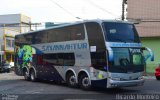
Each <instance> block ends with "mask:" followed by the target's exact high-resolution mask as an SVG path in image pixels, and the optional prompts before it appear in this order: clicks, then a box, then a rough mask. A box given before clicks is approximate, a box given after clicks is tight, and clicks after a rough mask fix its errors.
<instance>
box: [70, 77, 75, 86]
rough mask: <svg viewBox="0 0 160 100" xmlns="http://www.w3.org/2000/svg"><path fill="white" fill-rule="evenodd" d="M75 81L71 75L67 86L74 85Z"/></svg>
mask: <svg viewBox="0 0 160 100" xmlns="http://www.w3.org/2000/svg"><path fill="white" fill-rule="evenodd" d="M75 83H76V81H75V76H74V75H72V76H71V77H70V78H69V84H70V85H75Z"/></svg>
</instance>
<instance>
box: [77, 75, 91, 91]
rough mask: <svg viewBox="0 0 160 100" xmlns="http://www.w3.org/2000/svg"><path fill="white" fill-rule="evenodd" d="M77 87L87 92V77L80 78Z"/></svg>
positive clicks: (88, 84)
mask: <svg viewBox="0 0 160 100" xmlns="http://www.w3.org/2000/svg"><path fill="white" fill-rule="evenodd" d="M79 85H80V87H81V88H82V89H84V90H89V89H90V88H91V84H90V80H89V77H88V76H87V75H86V74H82V75H81V76H80V78H79Z"/></svg>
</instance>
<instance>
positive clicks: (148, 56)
mask: <svg viewBox="0 0 160 100" xmlns="http://www.w3.org/2000/svg"><path fill="white" fill-rule="evenodd" d="M142 50H147V51H148V52H149V55H147V56H146V58H145V61H146V60H147V59H148V58H150V61H154V53H153V51H152V50H151V49H150V48H148V47H143V48H142Z"/></svg>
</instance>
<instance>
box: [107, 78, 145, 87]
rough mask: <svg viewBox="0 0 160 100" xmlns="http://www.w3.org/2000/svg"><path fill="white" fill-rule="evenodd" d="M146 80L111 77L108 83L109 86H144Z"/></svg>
mask: <svg viewBox="0 0 160 100" xmlns="http://www.w3.org/2000/svg"><path fill="white" fill-rule="evenodd" d="M144 81H145V80H144V79H139V80H129V81H117V80H112V79H109V80H108V83H107V88H116V87H132V86H142V85H143V84H144Z"/></svg>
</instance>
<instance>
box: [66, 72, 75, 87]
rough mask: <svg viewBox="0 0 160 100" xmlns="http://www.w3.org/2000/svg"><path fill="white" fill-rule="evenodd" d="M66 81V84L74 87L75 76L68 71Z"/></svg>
mask: <svg viewBox="0 0 160 100" xmlns="http://www.w3.org/2000/svg"><path fill="white" fill-rule="evenodd" d="M66 81H67V84H68V86H70V87H76V85H77V84H76V77H75V75H74V74H73V73H68V74H67V77H66Z"/></svg>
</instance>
